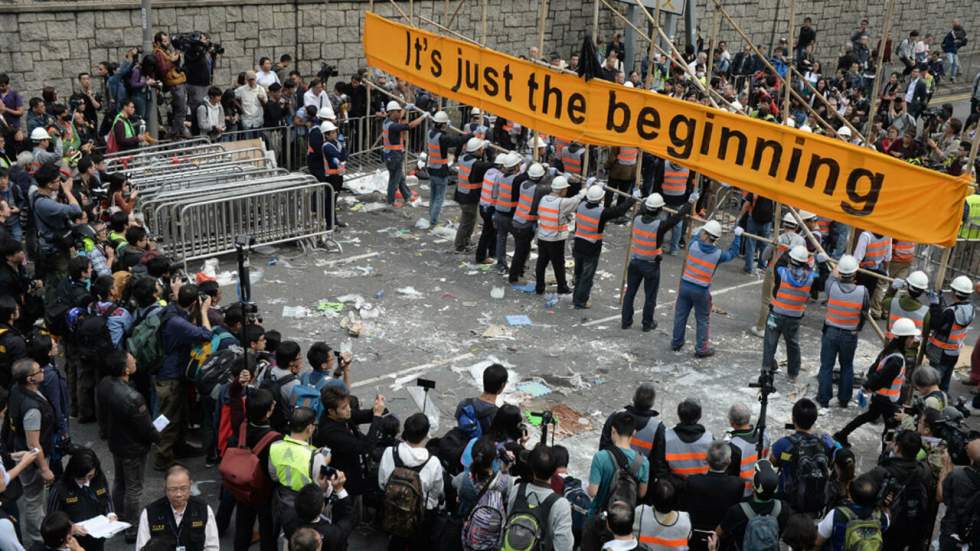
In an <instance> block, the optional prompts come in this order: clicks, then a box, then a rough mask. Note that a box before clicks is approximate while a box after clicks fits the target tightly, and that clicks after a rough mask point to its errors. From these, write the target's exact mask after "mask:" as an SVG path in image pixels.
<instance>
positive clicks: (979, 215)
mask: <svg viewBox="0 0 980 551" xmlns="http://www.w3.org/2000/svg"><path fill="white" fill-rule="evenodd" d="M966 204H967V206H968V207H969V208H970V214H969V215H968V216H967V219H966V223H965V224H963V225H962V226H960V236H959V237H960V239H980V194H977V195H971V196H969V197H967V198H966Z"/></svg>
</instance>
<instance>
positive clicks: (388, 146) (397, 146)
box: [381, 119, 405, 151]
mask: <svg viewBox="0 0 980 551" xmlns="http://www.w3.org/2000/svg"><path fill="white" fill-rule="evenodd" d="M393 124H397V123H395V122H394V121H392V120H391V119H385V122H384V124H383V125H382V129H381V138H382V142H383V144H384V150H385V151H405V140H404V137H405V136H404V134H405V133H404V132H401V133H400V135H399V138H402V139H400V140H399V141H398V143H394V141H393V140H392V137H391V134H392V132H391V131H389V130H388V127H389V126H391V125H393Z"/></svg>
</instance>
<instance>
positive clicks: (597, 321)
mask: <svg viewBox="0 0 980 551" xmlns="http://www.w3.org/2000/svg"><path fill="white" fill-rule="evenodd" d="M759 283H762V280H761V279H757V280H755V281H748V282H746V283H739V284H738V285H733V286H731V287H725V288H724V289H720V290H718V291H712V292H711V296H712V297H716V296H718V295H724V294H725V293H727V292H729V291H737V290H739V289H741V288H743V287H749V286H752V285H758V284H759ZM672 304H673V301H666V302H661V303H660V304H658V305H657V307H656V308H655V310H659V309H660V307H661V306H670V305H672ZM621 318H622V315H621V314H616V315H614V316H609V317H608V318H602V319H597V320H592V321H588V322H585V323H583V324H581V325H580V327H589V326H591V325H599V324H600V323H607V322H610V321H613V320H618V319H621Z"/></svg>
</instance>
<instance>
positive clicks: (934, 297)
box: [929, 291, 939, 306]
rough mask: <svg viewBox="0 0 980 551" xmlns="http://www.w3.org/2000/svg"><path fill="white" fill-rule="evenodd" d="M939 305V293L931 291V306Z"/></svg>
mask: <svg viewBox="0 0 980 551" xmlns="http://www.w3.org/2000/svg"><path fill="white" fill-rule="evenodd" d="M936 304H939V293H937V292H935V291H929V305H930V306H933V305H936Z"/></svg>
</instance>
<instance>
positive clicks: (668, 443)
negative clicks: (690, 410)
mask: <svg viewBox="0 0 980 551" xmlns="http://www.w3.org/2000/svg"><path fill="white" fill-rule="evenodd" d="M710 445H711V435H710V434H708V433H707V432H705V433H704V434H702V435H701V437H700V438H698V439H697V440H695V441H694V442H685V441H683V440H681V438H680V437H679V436H677V432H676V431H675V430H674V429H667V431H666V432H664V457H665V458H666V459H667V466H668V467H670V472H672V473H674V474H675V475H679V476H681V477H684V478H686V477H688V476H691V475H692V474H706V473H707V472H708V447H709V446H710Z"/></svg>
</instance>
